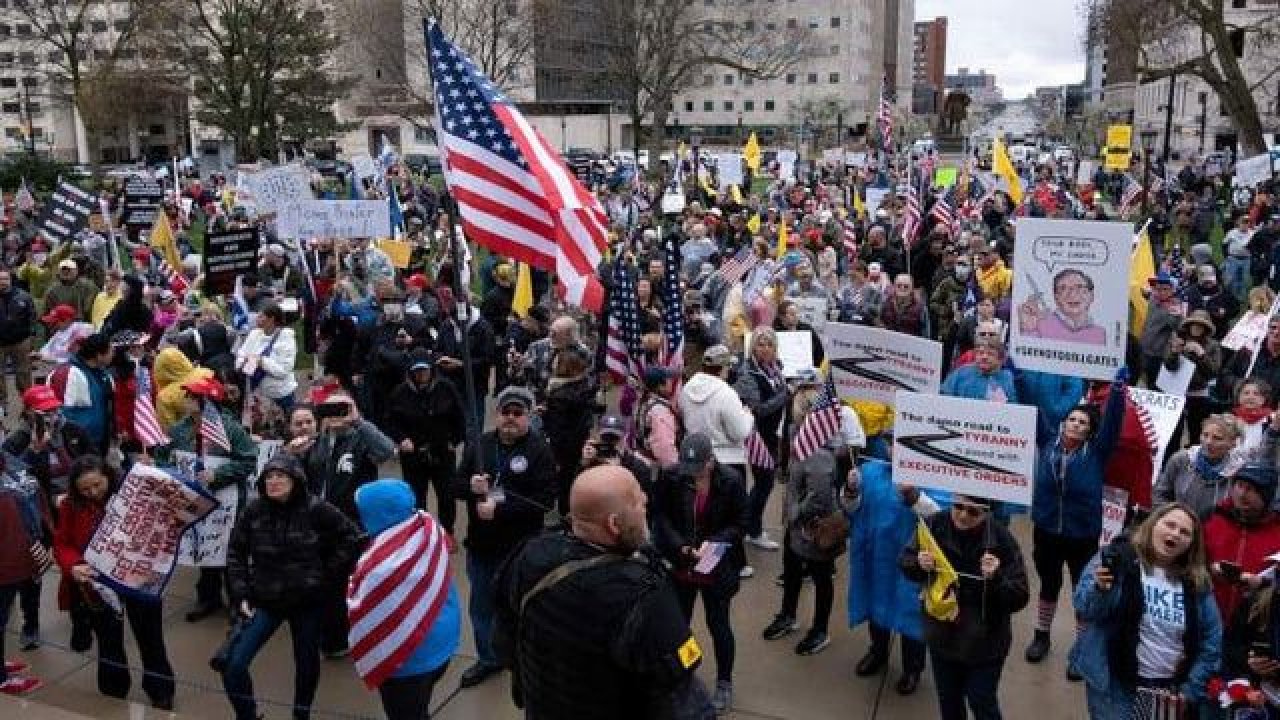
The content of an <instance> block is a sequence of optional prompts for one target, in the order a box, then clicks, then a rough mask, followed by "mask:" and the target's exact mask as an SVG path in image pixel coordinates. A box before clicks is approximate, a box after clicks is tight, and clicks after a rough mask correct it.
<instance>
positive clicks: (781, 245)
mask: <svg viewBox="0 0 1280 720" xmlns="http://www.w3.org/2000/svg"><path fill="white" fill-rule="evenodd" d="M786 254H787V219H786V218H785V217H783V218H782V224H781V225H779V226H778V255H777V257H778V259H779V260H781V259H782V256H783V255H786Z"/></svg>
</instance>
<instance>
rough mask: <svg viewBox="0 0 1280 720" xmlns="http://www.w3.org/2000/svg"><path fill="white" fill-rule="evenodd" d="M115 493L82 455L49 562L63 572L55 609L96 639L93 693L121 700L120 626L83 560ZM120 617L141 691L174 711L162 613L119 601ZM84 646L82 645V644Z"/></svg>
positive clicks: (109, 475) (103, 469) (152, 606)
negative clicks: (85, 623) (135, 657)
mask: <svg viewBox="0 0 1280 720" xmlns="http://www.w3.org/2000/svg"><path fill="white" fill-rule="evenodd" d="M115 489H116V483H115V473H114V472H113V471H112V470H111V468H110V467H108V466H107V465H106V464H105V463H104V462H103V461H102V458H100V457H97V456H95V455H83V456H81V457H79V458H77V459H76V461H75V463H74V464H73V465H72V468H71V476H70V478H69V482H68V486H67V496H66V498H65V499H64V500H63V501H62V505H61V507H60V508H59V513H58V527H57V529H56V530H55V531H54V536H53V556H54V560H55V561H56V562H57V563H58V568H59V569H61V570H62V584H61V585H59V586H58V606H59V607H60V608H62V609H63V610H67V611H69V612H71V615H72V617H73V618H75V617H76V615H77V614H80V615H81V616H82V617H86V616H87V618H88V620H89V624H90V626H91V627H92V629H93V634H94V635H95V636H97V638H98V692H101V693H102V694H103V695H108V696H110V697H116V698H123V697H125V696H127V695H128V694H129V685H130V682H131V679H130V676H129V664H128V658H126V657H125V652H124V622H123V618H122V617H120V616H118V615H117V614H116V611H115V610H114V609H113V608H112V607H111V606H110V605H108V604H107V603H106V602H104V600H103V598H102V596H101V595H100V594H99V588H101V587H102V586H100V585H97V584H96V583H95V582H94V578H95V577H96V575H97V573H96V571H95V570H94V569H93V568H91V567H89V565H88V563H86V562H85V559H84V551H85V548H87V547H88V546H89V541H90V540H92V539H93V534H94V532H95V531H96V530H97V529H98V523H100V522H102V516H103V514H104V513H105V510H106V506H107V502H108V500H109V499H110V498H111V494H112V493H113V492H114V491H115ZM120 604H121V605H122V607H123V610H124V615H125V616H127V617H128V618H129V627H130V628H131V629H132V630H133V638H134V640H135V641H136V642H137V643H138V652H139V653H140V654H141V655H142V667H143V669H144V670H145V671H146V672H145V675H144V676H143V679H142V689H143V691H144V692H146V694H147V697H148V698H150V699H151V705H152V707H154V708H156V709H158V710H172V709H173V691H174V682H173V668H172V667H171V666H170V665H169V658H168V654H167V653H166V652H165V647H164V613H163V609H162V607H161V604H160V602H159V601H158V600H155V601H149V600H142V599H138V598H135V597H132V596H129V595H125V594H121V595H120ZM86 645H87V644H86Z"/></svg>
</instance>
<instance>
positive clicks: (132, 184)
mask: <svg viewBox="0 0 1280 720" xmlns="http://www.w3.org/2000/svg"><path fill="white" fill-rule="evenodd" d="M163 200H164V188H162V187H160V183H158V182H156V181H155V180H152V179H151V178H148V177H143V176H141V175H135V176H133V177H131V178H129V179H128V180H126V181H125V183H124V203H123V204H122V207H121V212H120V224H121V225H124V226H125V227H127V228H150V227H151V226H152V225H155V223H156V213H157V212H158V211H159V209H160V203H161V202H162V201H163Z"/></svg>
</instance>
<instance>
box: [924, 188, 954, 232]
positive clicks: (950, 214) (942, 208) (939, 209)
mask: <svg viewBox="0 0 1280 720" xmlns="http://www.w3.org/2000/svg"><path fill="white" fill-rule="evenodd" d="M929 215H930V216H931V217H933V219H934V220H935V221H936V222H937V223H938V224H939V225H945V226H946V227H947V228H951V227H952V226H953V225H955V223H956V214H955V211H953V210H952V209H951V203H950V202H948V201H947V196H946V195H939V196H938V199H937V200H935V201H934V202H933V210H932V211H931V212H930V213H929Z"/></svg>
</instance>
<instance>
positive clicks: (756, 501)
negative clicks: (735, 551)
mask: <svg viewBox="0 0 1280 720" xmlns="http://www.w3.org/2000/svg"><path fill="white" fill-rule="evenodd" d="M773 454H774V457H777V455H778V453H777V451H776V450H775V451H774V453H773ZM743 467H744V469H745V466H743ZM776 472H777V471H776V470H765V469H764V468H758V467H756V466H754V465H753V466H751V477H752V479H753V482H752V484H751V495H750V496H749V497H748V498H747V507H748V508H750V512H751V515H750V517H748V518H747V535H749V536H751V537H760V533H761V532H763V531H764V508H765V506H766V505H768V504H769V493H771V492H773V479H774V476H775V474H776ZM744 477H745V476H744Z"/></svg>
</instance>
